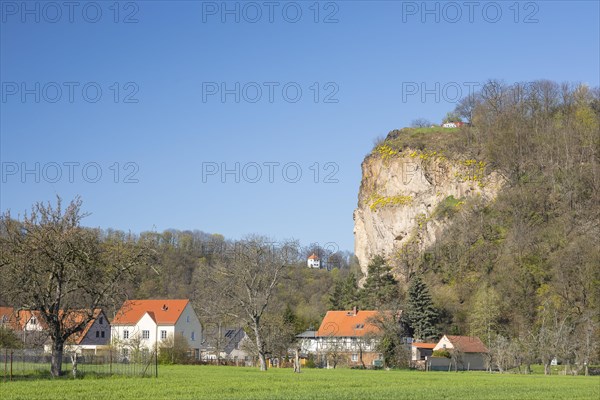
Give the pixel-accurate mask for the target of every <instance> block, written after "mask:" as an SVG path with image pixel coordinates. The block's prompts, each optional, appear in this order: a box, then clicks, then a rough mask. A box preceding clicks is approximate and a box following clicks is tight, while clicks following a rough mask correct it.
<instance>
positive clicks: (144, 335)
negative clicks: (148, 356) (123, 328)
mask: <svg viewBox="0 0 600 400" xmlns="http://www.w3.org/2000/svg"><path fill="white" fill-rule="evenodd" d="M142 339H150V331H142Z"/></svg>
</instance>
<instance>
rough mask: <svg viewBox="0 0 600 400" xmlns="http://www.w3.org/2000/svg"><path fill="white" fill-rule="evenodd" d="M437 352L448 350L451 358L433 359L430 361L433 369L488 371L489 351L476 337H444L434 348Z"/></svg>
mask: <svg viewBox="0 0 600 400" xmlns="http://www.w3.org/2000/svg"><path fill="white" fill-rule="evenodd" d="M437 350H447V351H448V353H449V354H450V355H451V357H450V358H445V357H431V358H430V359H429V360H430V366H431V368H432V369H436V367H438V368H437V369H448V367H451V368H453V369H455V370H485V369H486V366H487V362H486V359H487V356H488V353H489V350H488V349H487V347H485V345H484V344H483V342H482V341H481V339H479V338H478V337H476V336H453V335H444V336H443V337H442V338H441V339H440V341H439V342H438V343H437V344H436V345H435V347H434V348H433V351H434V352H435V351H437Z"/></svg>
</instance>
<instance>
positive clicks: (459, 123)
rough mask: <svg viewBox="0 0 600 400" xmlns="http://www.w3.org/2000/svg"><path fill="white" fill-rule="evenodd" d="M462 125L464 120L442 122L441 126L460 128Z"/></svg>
mask: <svg viewBox="0 0 600 400" xmlns="http://www.w3.org/2000/svg"><path fill="white" fill-rule="evenodd" d="M463 125H464V122H461V121H454V122H445V123H443V124H442V128H460V127H461V126H463Z"/></svg>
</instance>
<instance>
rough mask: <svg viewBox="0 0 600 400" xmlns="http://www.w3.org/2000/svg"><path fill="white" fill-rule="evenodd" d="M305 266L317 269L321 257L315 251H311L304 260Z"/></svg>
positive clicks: (319, 266) (319, 265)
mask: <svg viewBox="0 0 600 400" xmlns="http://www.w3.org/2000/svg"><path fill="white" fill-rule="evenodd" d="M306 266H307V267H308V268H316V269H319V268H321V259H320V258H319V256H317V255H316V254H315V253H312V254H311V255H310V256H308V259H307V260H306Z"/></svg>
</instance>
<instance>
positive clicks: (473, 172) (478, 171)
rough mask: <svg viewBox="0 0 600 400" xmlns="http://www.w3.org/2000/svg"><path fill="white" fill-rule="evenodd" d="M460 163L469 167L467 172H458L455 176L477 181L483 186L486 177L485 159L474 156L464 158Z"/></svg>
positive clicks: (464, 179)
mask: <svg viewBox="0 0 600 400" xmlns="http://www.w3.org/2000/svg"><path fill="white" fill-rule="evenodd" d="M460 164H461V165H462V166H464V167H467V171H466V172H464V173H463V172H457V173H456V174H455V176H456V177H457V178H458V179H461V180H463V181H471V182H477V184H478V185H479V187H483V186H484V183H483V178H484V177H485V166H486V163H485V162H484V161H479V160H476V159H474V158H470V159H467V160H463V161H461V162H460Z"/></svg>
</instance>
